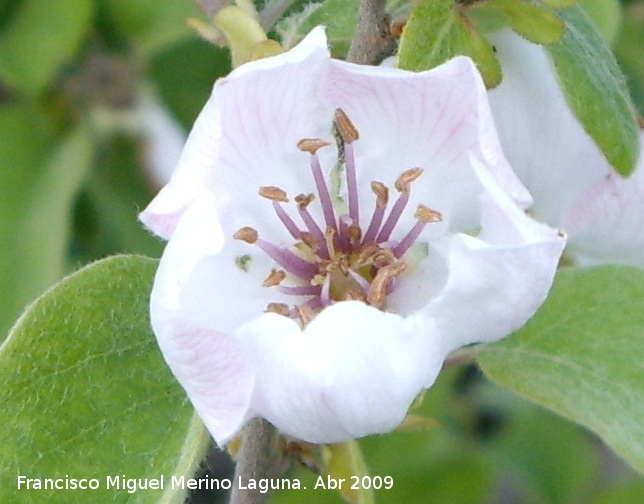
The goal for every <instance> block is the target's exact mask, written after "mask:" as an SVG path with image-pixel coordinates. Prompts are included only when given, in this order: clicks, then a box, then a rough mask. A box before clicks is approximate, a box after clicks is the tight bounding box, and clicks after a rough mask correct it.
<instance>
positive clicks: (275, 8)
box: [259, 0, 295, 31]
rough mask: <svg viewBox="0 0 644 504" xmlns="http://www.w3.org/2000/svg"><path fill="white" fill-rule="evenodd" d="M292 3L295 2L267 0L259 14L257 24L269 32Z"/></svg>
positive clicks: (290, 0)
mask: <svg viewBox="0 0 644 504" xmlns="http://www.w3.org/2000/svg"><path fill="white" fill-rule="evenodd" d="M294 3H295V0H268V1H267V2H266V5H264V8H263V9H262V12H261V13H260V14H259V24H260V25H262V28H264V30H266V31H269V30H270V29H271V28H272V27H273V25H274V24H275V23H277V21H278V20H279V18H281V17H282V15H283V14H284V13H285V12H286V11H287V10H288V9H289V8H290V7H291V5H293V4H294Z"/></svg>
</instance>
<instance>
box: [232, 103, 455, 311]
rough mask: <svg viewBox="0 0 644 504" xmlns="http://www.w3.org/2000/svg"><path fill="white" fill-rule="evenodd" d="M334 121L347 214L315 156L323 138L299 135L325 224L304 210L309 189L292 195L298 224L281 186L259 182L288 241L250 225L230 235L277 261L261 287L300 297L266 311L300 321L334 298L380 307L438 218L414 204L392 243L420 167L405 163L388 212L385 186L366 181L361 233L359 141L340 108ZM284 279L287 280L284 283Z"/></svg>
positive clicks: (387, 193) (306, 208)
mask: <svg viewBox="0 0 644 504" xmlns="http://www.w3.org/2000/svg"><path fill="white" fill-rule="evenodd" d="M334 124H335V128H336V131H337V133H338V135H337V136H338V142H339V152H340V162H341V163H342V164H343V165H344V172H345V176H346V186H347V206H348V213H343V214H340V215H337V212H336V208H335V207H334V205H333V201H332V197H331V193H330V192H329V188H328V185H327V182H326V180H325V178H324V175H323V172H322V167H321V165H320V160H319V158H318V156H317V151H318V150H319V149H321V148H324V147H326V146H328V145H329V143H328V142H325V141H324V140H321V139H318V138H314V139H310V138H305V139H302V140H300V141H299V142H298V144H297V147H298V148H299V149H300V150H301V151H303V152H308V153H309V154H310V162H311V173H312V175H313V180H314V182H315V188H316V191H317V197H318V199H319V201H320V205H321V207H322V215H323V219H324V223H323V224H320V223H318V222H317V221H316V220H315V218H314V217H313V216H312V215H311V213H310V212H309V211H308V207H309V205H310V204H311V202H312V201H313V200H314V198H315V196H314V195H313V194H299V195H297V196H296V197H295V198H294V201H295V203H296V205H297V212H298V214H299V216H300V219H301V221H302V224H303V226H300V225H298V224H296V223H295V221H294V220H293V219H292V218H291V216H290V215H289V213H288V212H287V211H286V210H285V209H284V206H283V204H285V203H288V202H289V198H288V195H287V194H286V192H285V191H284V190H282V189H280V188H279V187H274V186H263V187H260V188H259V195H260V196H262V197H264V198H266V199H268V200H270V201H271V202H272V205H273V210H274V211H275V214H276V215H277V217H278V218H279V219H280V221H281V222H282V224H283V225H284V227H285V228H286V230H287V231H288V232H289V234H290V235H291V236H292V237H293V239H294V240H295V242H294V244H293V245H292V246H291V247H280V246H278V245H275V244H273V243H271V242H268V241H266V240H264V239H262V238H260V236H259V233H258V232H257V231H256V230H255V229H254V228H252V227H243V228H241V229H240V230H239V231H237V232H236V233H235V235H234V238H235V239H237V240H242V241H244V242H246V243H249V244H252V245H255V246H257V247H259V248H260V249H261V250H262V251H263V252H264V253H266V254H268V255H269V256H270V257H271V258H272V259H273V260H274V261H275V263H276V264H277V265H278V268H275V269H272V270H271V271H270V272H269V274H268V276H267V277H266V279H265V280H264V283H263V285H264V286H265V287H267V288H277V289H279V291H280V292H282V293H284V294H290V295H293V296H296V297H299V298H306V300H305V301H304V302H302V303H299V304H294V305H293V306H289V305H288V304H284V303H271V304H269V305H268V307H267V311H271V312H276V313H279V314H282V315H285V316H289V317H293V318H296V319H299V320H300V321H301V322H302V323H303V324H306V323H307V322H309V321H310V320H311V319H312V318H313V317H314V316H315V313H316V312H317V311H319V310H321V309H322V308H324V307H326V306H328V305H330V304H332V303H334V302H338V301H347V300H359V301H363V302H365V303H367V304H369V305H371V306H374V307H376V308H378V309H381V310H384V309H385V301H386V297H387V294H389V293H391V292H392V291H393V290H394V289H395V288H396V285H397V283H398V277H399V276H400V274H401V273H402V272H403V271H404V270H405V269H406V267H407V264H406V263H405V261H403V256H404V254H405V253H406V252H407V251H408V250H409V249H410V248H411V246H412V245H413V244H414V243H415V242H416V240H417V239H418V237H419V236H420V234H421V232H422V231H423V229H424V228H425V226H426V225H427V224H428V223H432V222H439V221H441V220H442V216H441V214H440V213H439V212H437V211H436V210H433V209H431V208H429V207H427V206H425V205H422V204H421V205H418V207H417V209H416V213H415V214H414V216H415V218H416V223H415V224H414V226H413V227H412V228H411V229H410V230H409V231H408V232H407V233H406V234H405V235H404V236H403V238H402V239H400V240H399V241H397V240H392V239H391V235H392V232H393V231H394V229H395V228H396V225H397V224H398V221H399V220H400V217H401V215H402V213H403V211H404V210H405V207H406V206H407V203H408V201H409V195H410V191H411V184H412V183H413V182H414V181H415V180H416V179H418V177H420V176H421V175H422V173H423V170H422V168H411V169H409V170H405V171H404V172H403V173H401V174H400V175H399V177H398V178H397V179H396V181H395V184H394V187H395V189H396V191H397V192H398V193H399V194H398V198H397V199H396V201H395V202H394V203H393V205H392V206H391V209H390V210H389V213H388V214H387V215H386V213H387V207H388V206H389V189H388V187H387V186H386V185H385V184H383V183H382V182H378V181H373V182H371V191H372V192H373V194H374V195H375V198H376V204H375V208H374V211H373V213H372V215H371V218H370V220H369V224H368V226H367V227H366V230H365V231H364V232H363V228H362V227H361V225H360V208H359V204H358V186H357V177H356V165H355V157H354V152H353V143H354V142H356V141H357V140H358V139H359V134H358V130H357V129H356V127H355V126H354V125H353V123H352V122H351V120H350V119H349V117H348V116H347V115H346V114H345V113H344V111H343V110H342V109H337V110H336V113H335V121H334ZM385 215H386V218H385ZM287 279H288V283H292V284H294V285H284V281H285V280H287Z"/></svg>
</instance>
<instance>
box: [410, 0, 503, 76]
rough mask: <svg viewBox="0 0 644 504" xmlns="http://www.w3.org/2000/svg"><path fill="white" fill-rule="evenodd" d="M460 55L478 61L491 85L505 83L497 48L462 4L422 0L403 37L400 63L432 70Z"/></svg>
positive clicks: (412, 15) (480, 68) (414, 11)
mask: <svg viewBox="0 0 644 504" xmlns="http://www.w3.org/2000/svg"><path fill="white" fill-rule="evenodd" d="M459 54H463V55H466V56H469V57H470V58H472V60H474V63H476V66H477V68H478V69H479V72H481V75H482V76H483V80H484V81H485V85H486V86H487V87H488V88H492V87H494V86H496V85H498V84H499V83H500V82H501V66H500V65H499V62H498V60H497V59H496V55H495V54H494V49H493V48H492V46H491V44H490V43H489V42H488V41H487V40H486V39H485V38H484V37H483V36H482V35H481V34H480V33H479V32H478V31H477V29H476V28H475V27H474V25H473V24H472V23H471V21H470V20H469V19H468V18H467V17H466V16H465V11H464V10H463V9H462V8H461V6H459V5H456V4H455V3H454V2H453V0H420V1H419V2H418V4H417V5H416V6H415V7H414V9H413V10H412V12H411V15H410V16H409V20H408V21H407V24H406V25H405V30H404V32H403V34H402V37H401V39H400V49H399V51H398V66H399V67H400V68H404V69H406V70H413V71H422V70H428V69H430V68H434V67H436V66H438V65H440V64H441V63H444V62H445V61H447V60H449V59H451V58H453V57H454V56H457V55H459Z"/></svg>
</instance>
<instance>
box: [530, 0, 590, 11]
mask: <svg viewBox="0 0 644 504" xmlns="http://www.w3.org/2000/svg"><path fill="white" fill-rule="evenodd" d="M578 1H579V0H541V3H542V4H545V5H547V6H548V7H552V8H553V9H565V8H567V7H572V6H573V5H575V4H576V3H577V2H578ZM602 1H603V0H602Z"/></svg>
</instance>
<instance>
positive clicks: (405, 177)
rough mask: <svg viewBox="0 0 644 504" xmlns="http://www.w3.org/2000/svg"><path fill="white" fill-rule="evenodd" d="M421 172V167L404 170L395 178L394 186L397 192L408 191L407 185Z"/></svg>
mask: <svg viewBox="0 0 644 504" xmlns="http://www.w3.org/2000/svg"><path fill="white" fill-rule="evenodd" d="M422 174H423V169H422V168H410V169H409V170H405V171H404V172H402V173H401V174H400V175H398V178H397V179H396V182H395V183H394V187H395V188H396V191H398V192H409V185H410V184H411V183H412V182H414V181H415V180H416V179H417V178H418V177H420V176H421V175H422Z"/></svg>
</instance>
